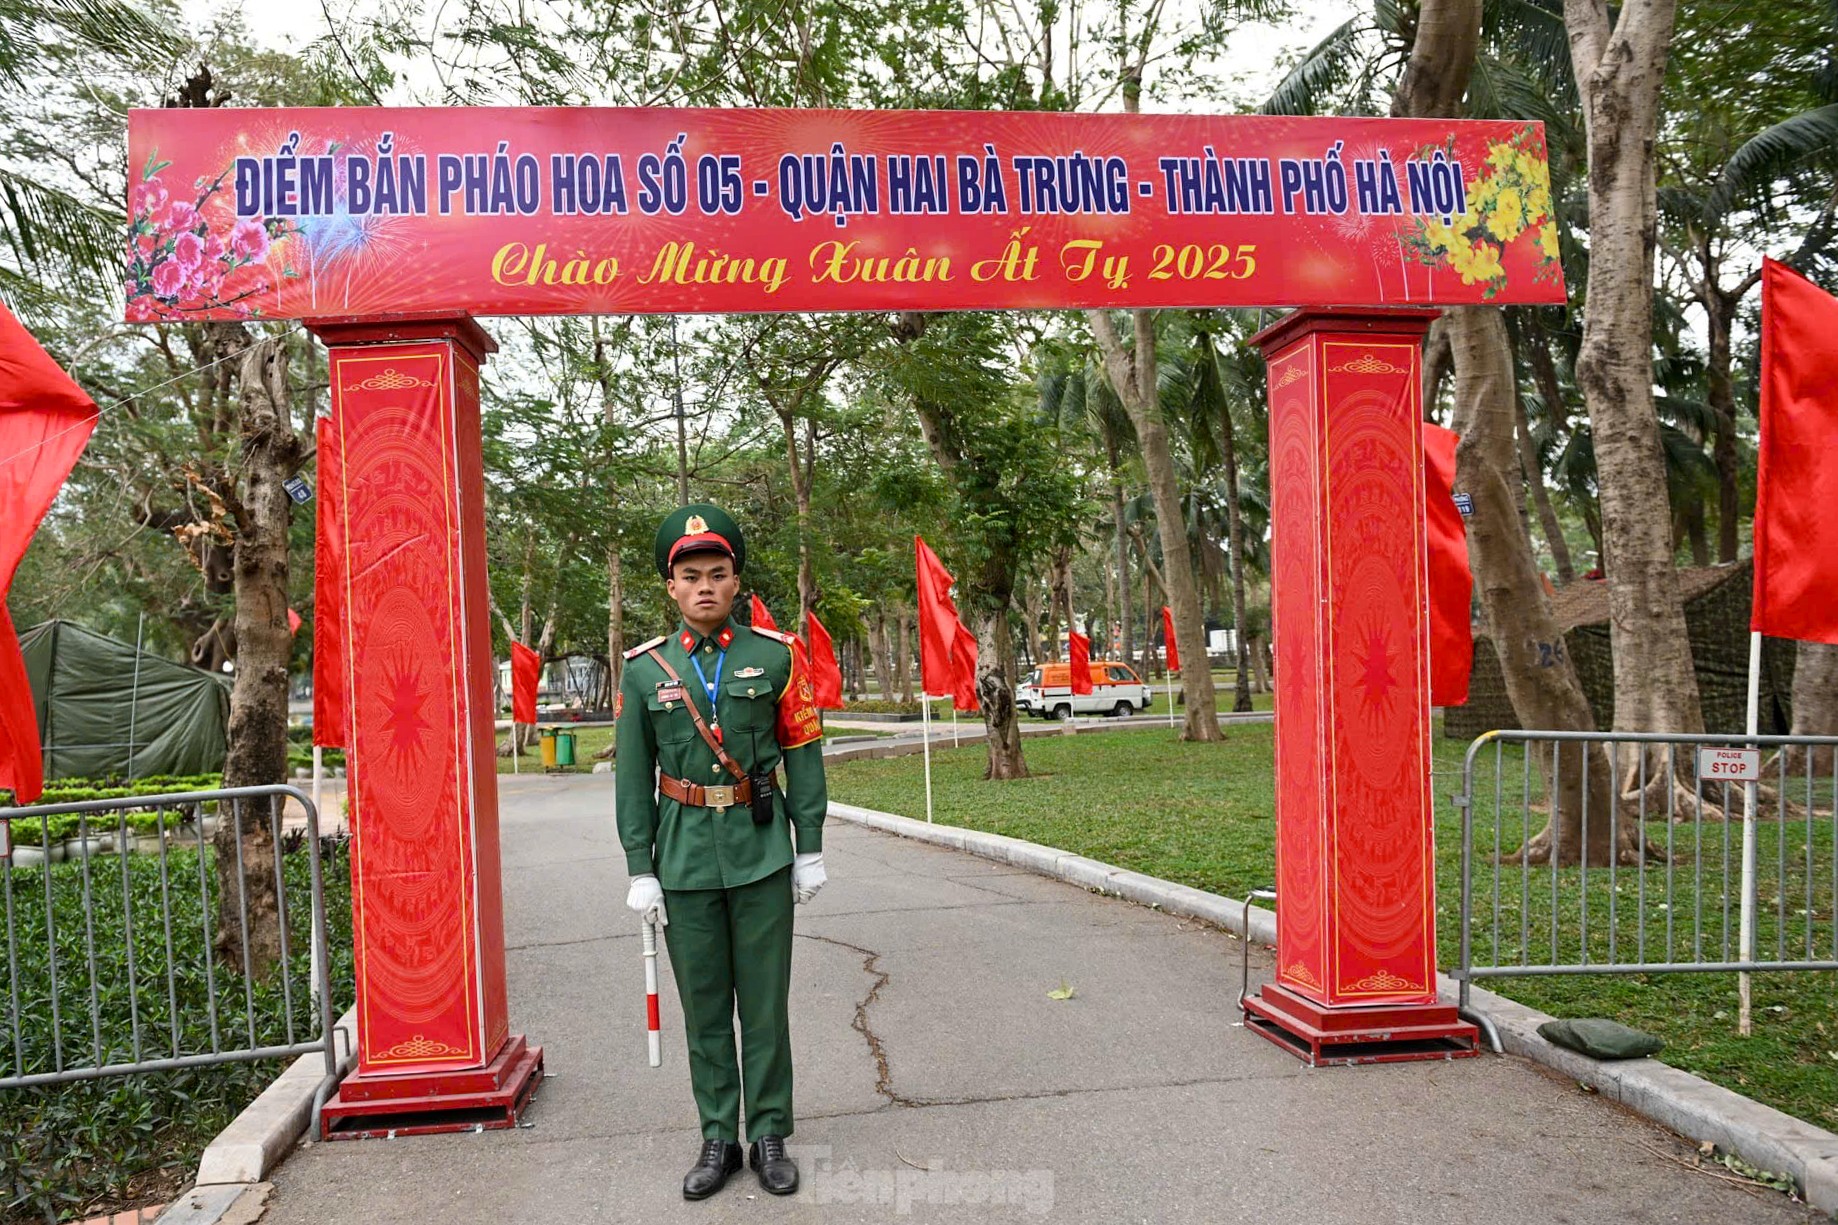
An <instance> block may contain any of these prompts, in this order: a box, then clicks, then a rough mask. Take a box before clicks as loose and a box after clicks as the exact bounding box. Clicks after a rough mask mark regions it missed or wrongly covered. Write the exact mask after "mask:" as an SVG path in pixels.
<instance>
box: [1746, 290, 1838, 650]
mask: <svg viewBox="0 0 1838 1225" xmlns="http://www.w3.org/2000/svg"><path fill="white" fill-rule="evenodd" d="M1834 338H1838V298H1834V297H1832V295H1831V294H1828V293H1826V292H1825V291H1824V290H1822V289H1820V288H1819V287H1818V286H1817V285H1814V284H1813V283H1812V282H1811V281H1809V280H1807V279H1806V278H1805V277H1803V276H1801V275H1800V274H1799V273H1797V272H1795V271H1794V270H1793V269H1791V268H1789V267H1787V265H1785V264H1781V263H1777V262H1775V261H1774V260H1771V259H1764V260H1763V261H1762V273H1761V414H1760V415H1761V446H1760V448H1759V452H1758V455H1757V458H1756V465H1755V595H1754V603H1753V605H1752V607H1751V612H1750V617H1749V628H1750V629H1752V630H1755V631H1757V632H1759V633H1763V634H1769V635H1772V636H1773V637H1776V638H1798V639H1801V640H1804V641H1809V642H1830V643H1838V600H1834V599H1833V598H1832V593H1833V592H1834V591H1838V517H1834V515H1833V513H1832V509H1833V507H1835V506H1838V459H1834V458H1833V443H1834V442H1835V441H1838V340H1835V339H1834Z"/></svg>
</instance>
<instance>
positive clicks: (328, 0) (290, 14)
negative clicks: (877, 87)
mask: <svg viewBox="0 0 1838 1225" xmlns="http://www.w3.org/2000/svg"><path fill="white" fill-rule="evenodd" d="M379 2H380V0H324V9H325V10H326V11H329V12H330V13H331V15H332V18H333V20H335V21H337V22H338V23H339V24H340V25H341V26H342V25H344V24H345V23H346V22H347V21H348V20H349V19H350V17H351V16H352V15H354V14H356V15H362V14H364V13H367V12H369V11H372V10H374V9H376V8H377V7H378V5H379ZM883 2H885V3H892V2H894V0H883ZM1206 2H1207V0H1174V7H1175V8H1176V9H1177V10H1178V9H1179V8H1181V7H1184V6H1190V5H1193V4H1197V3H1206ZM1292 7H1293V9H1294V11H1295V16H1293V17H1292V18H1291V19H1290V20H1288V21H1286V22H1282V23H1280V24H1265V23H1253V24H1248V25H1245V26H1241V27H1240V28H1239V29H1238V31H1237V32H1236V33H1235V34H1234V35H1233V36H1232V39H1231V42H1230V44H1229V54H1228V59H1229V64H1228V65H1222V69H1226V70H1229V71H1230V72H1231V73H1233V74H1234V75H1239V76H1243V77H1244V78H1245V81H1246V85H1247V93H1248V95H1249V96H1252V97H1261V96H1263V95H1265V94H1267V93H1269V91H1270V90H1271V89H1272V88H1273V87H1274V86H1275V85H1276V84H1277V82H1279V81H1280V80H1282V76H1283V72H1284V70H1285V67H1286V65H1287V64H1288V63H1289V62H1292V61H1293V60H1294V58H1295V57H1296V56H1298V55H1300V54H1301V53H1302V52H1304V51H1306V50H1308V49H1309V48H1310V47H1312V46H1314V45H1315V44H1316V43H1318V42H1320V41H1321V39H1322V38H1324V37H1325V36H1326V35H1327V34H1328V32H1329V31H1331V30H1332V29H1333V28H1334V27H1335V26H1337V25H1339V24H1341V23H1342V22H1345V21H1346V20H1347V19H1348V18H1349V17H1351V16H1353V15H1354V14H1355V13H1356V12H1358V11H1359V10H1360V9H1361V8H1363V7H1365V6H1363V5H1361V4H1359V3H1355V2H1354V0H1293V4H1292ZM180 8H181V10H182V11H183V12H184V14H185V16H186V19H187V20H188V21H189V22H190V23H191V24H192V25H193V26H194V27H196V26H201V25H203V24H205V23H207V22H208V21H209V19H210V18H211V17H212V16H213V15H215V14H218V13H221V12H224V11H226V10H227V11H240V12H241V13H242V14H243V19H244V21H245V22H246V23H247V24H248V26H249V29H250V30H251V32H252V33H253V34H254V35H255V37H256V38H257V39H258V40H260V41H262V42H265V43H267V44H269V45H270V46H273V47H275V48H277V49H282V50H296V51H297V50H299V49H301V48H302V47H304V46H305V45H306V44H307V43H309V42H311V41H312V40H314V39H316V38H319V37H320V36H322V35H323V34H324V33H325V31H326V18H325V14H324V12H322V8H321V5H320V4H318V3H312V2H311V0H181V2H180ZM1091 11H1092V10H1091V9H1087V12H1088V13H1089V12H1091ZM1151 92H1152V90H1151ZM1146 101H1149V102H1150V104H1151V105H1153V104H1154V101H1156V99H1153V98H1151V99H1146ZM1159 101H1160V103H1161V107H1162V108H1163V109H1178V102H1179V100H1178V99H1168V98H1165V97H1163V98H1160V99H1159Z"/></svg>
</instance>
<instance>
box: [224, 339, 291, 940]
mask: <svg viewBox="0 0 1838 1225" xmlns="http://www.w3.org/2000/svg"><path fill="white" fill-rule="evenodd" d="M222 327H223V332H224V334H225V339H226V342H227V343H226V344H225V346H224V347H225V349H226V351H228V352H234V351H235V350H236V349H237V348H238V347H241V348H242V354H241V361H240V363H239V364H240V366H241V375H240V379H241V396H240V402H239V410H240V419H239V423H238V424H239V434H240V439H241V452H242V454H241V460H242V473H241V481H240V482H239V483H240V486H241V488H240V489H238V490H237V501H238V506H237V510H236V522H237V526H236V546H235V563H234V565H235V571H236V677H235V682H234V684H233V685H232V687H231V690H230V726H229V732H228V737H227V739H228V750H227V752H226V754H225V757H224V765H223V781H224V786H226V787H259V786H267V785H273V784H277V783H280V782H282V781H283V780H284V779H285V778H286V775H287V663H288V657H289V656H290V655H291V654H292V651H293V638H292V635H291V634H290V633H289V632H288V628H287V561H288V559H287V538H288V524H289V521H290V519H291V517H292V510H293V501H292V499H290V498H289V497H288V496H287V490H286V488H285V487H284V482H285V481H286V480H287V479H288V477H290V476H292V475H293V472H294V468H295V467H296V466H297V465H298V463H299V460H300V440H299V437H298V436H297V435H296V434H295V433H294V424H293V418H292V415H291V413H292V407H291V404H290V402H289V393H288V386H287V349H286V346H285V344H284V343H283V342H282V341H280V340H262V341H258V342H256V343H254V344H250V343H249V342H248V337H247V334H246V333H245V332H244V331H243V329H242V327H241V325H237V324H230V325H222ZM232 809H233V812H232V813H231V814H228V815H230V816H231V818H232V819H229V820H225V821H223V822H221V823H220V824H219V826H218V829H217V833H216V836H215V846H214V851H215V854H214V858H215V861H216V875H217V890H218V892H217V897H218V909H217V932H216V938H215V940H214V941H213V947H214V949H215V952H216V955H217V959H218V961H219V962H220V963H221V964H223V965H224V966H226V967H228V968H230V969H233V970H237V971H241V970H243V969H244V968H247V970H248V971H249V972H250V973H252V974H254V975H257V976H262V975H266V974H267V973H268V972H269V971H270V970H272V969H273V968H274V966H275V964H276V963H277V962H278V961H279V960H280V957H281V925H280V895H279V888H278V882H277V880H276V875H275V845H274V825H273V824H272V823H271V819H270V818H271V811H270V806H269V804H268V803H266V802H262V801H252V802H250V801H245V802H241V803H236V804H233V805H232ZM239 843H240V849H239V845H238V844H239ZM239 862H240V864H241V868H242V872H241V878H240V880H239V878H238V871H237V866H238V863H239ZM245 920H246V921H247V927H248V941H247V944H246V945H245V943H244V938H243V926H244V921H245Z"/></svg>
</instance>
